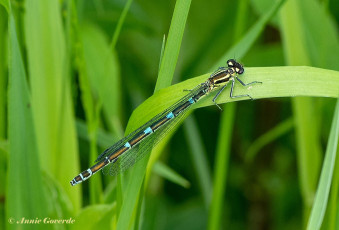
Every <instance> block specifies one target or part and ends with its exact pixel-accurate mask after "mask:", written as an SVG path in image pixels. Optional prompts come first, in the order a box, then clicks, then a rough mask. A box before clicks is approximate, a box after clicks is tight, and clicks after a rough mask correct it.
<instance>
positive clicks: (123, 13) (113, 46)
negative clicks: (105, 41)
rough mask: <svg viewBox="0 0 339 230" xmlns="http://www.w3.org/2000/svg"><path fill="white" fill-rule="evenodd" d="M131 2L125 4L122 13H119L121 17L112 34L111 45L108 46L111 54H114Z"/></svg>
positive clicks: (130, 0)
mask: <svg viewBox="0 0 339 230" xmlns="http://www.w3.org/2000/svg"><path fill="white" fill-rule="evenodd" d="M132 2H133V0H128V1H127V2H126V4H125V7H124V9H123V11H122V13H121V15H120V17H119V21H118V24H117V27H116V28H115V30H114V34H113V37H112V41H111V45H110V46H111V51H112V52H115V45H116V44H117V41H118V38H119V35H120V31H121V28H122V25H123V24H124V22H125V19H126V15H127V13H128V10H129V8H130V7H131V5H132Z"/></svg>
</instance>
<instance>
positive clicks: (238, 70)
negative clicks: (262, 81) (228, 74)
mask: <svg viewBox="0 0 339 230" xmlns="http://www.w3.org/2000/svg"><path fill="white" fill-rule="evenodd" d="M235 71H237V73H238V74H242V73H243V72H244V68H240V69H239V68H236V69H235Z"/></svg>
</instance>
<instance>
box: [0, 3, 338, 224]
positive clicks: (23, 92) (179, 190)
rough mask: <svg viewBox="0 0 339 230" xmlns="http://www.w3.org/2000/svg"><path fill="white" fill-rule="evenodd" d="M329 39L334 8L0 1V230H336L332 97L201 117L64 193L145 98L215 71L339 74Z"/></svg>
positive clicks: (252, 104)
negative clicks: (306, 69)
mask: <svg viewBox="0 0 339 230" xmlns="http://www.w3.org/2000/svg"><path fill="white" fill-rule="evenodd" d="M338 25H339V1H337V0H321V1H320V0H308V1H307V0H286V1H283V0H277V1H271V0H251V1H250V0H240V1H229V0H227V1H226V0H225V1H222V0H210V1H190V0H177V1H174V0H170V1H154V0H153V1H151V0H143V1H139V0H135V1H133V0H124V1H123V0H97V1H85V0H69V1H66V0H64V1H62V0H61V1H57V0H48V1H46V0H25V1H24V0H13V1H9V0H1V1H0V229H104V228H105V229H306V228H308V229H319V228H320V226H321V229H331V230H332V229H339V209H338V206H339V200H338V195H339V194H338V187H339V167H338V165H336V166H335V164H334V162H335V161H336V163H338V157H337V155H336V153H337V149H336V144H337V143H338V126H337V125H338V122H336V121H337V120H338V117H339V115H338V108H337V109H335V103H336V99H335V98H320V97H295V98H278V97H280V96H281V95H279V90H276V94H274V95H273V96H272V98H266V99H260V100H254V101H250V100H245V101H242V102H239V103H238V102H234V103H228V104H224V105H222V107H223V111H222V112H221V111H219V109H218V108H217V107H215V106H207V107H206V106H205V108H201V109H197V110H195V111H194V113H192V114H190V116H189V117H187V119H185V121H184V122H183V125H182V126H176V127H175V128H174V129H173V130H172V131H171V132H170V133H169V134H168V135H167V137H165V138H164V140H163V141H162V142H161V143H160V144H159V145H157V147H156V148H155V149H153V151H152V154H151V157H146V158H143V159H142V160H141V161H140V162H138V163H137V164H136V165H135V167H132V168H131V169H130V170H128V171H126V172H125V173H124V174H122V175H119V176H118V177H110V176H102V175H101V174H100V173H98V174H96V175H95V176H93V177H92V178H91V179H90V180H89V181H86V182H84V183H82V184H81V185H77V186H75V187H71V186H70V184H69V181H70V180H71V179H72V178H73V177H74V176H76V175H77V174H78V173H80V172H81V171H83V170H85V169H87V168H88V167H89V166H91V165H92V164H93V162H94V160H95V159H96V157H97V155H98V154H100V153H101V152H102V151H103V150H104V149H105V148H107V147H109V146H110V145H112V144H113V143H114V142H115V141H116V140H119V139H120V138H122V137H123V136H124V135H125V134H128V133H129V132H131V131H132V130H133V129H135V128H138V126H139V125H142V124H143V123H142V121H143V120H144V121H147V119H149V118H150V117H151V115H150V114H147V113H148V110H145V109H144V108H147V107H143V108H142V107H139V110H135V109H136V108H137V107H138V106H139V105H140V104H142V103H143V102H144V101H145V100H146V99H147V98H149V97H151V96H152V95H153V93H154V92H158V91H159V90H160V89H162V88H165V87H168V86H170V85H172V84H176V83H179V82H183V81H184V80H187V79H190V78H194V77H197V76H199V75H203V74H206V73H209V72H212V71H213V70H214V67H216V66H221V65H225V63H226V60H227V58H236V59H237V60H239V61H240V62H241V63H243V64H244V65H245V71H246V67H270V66H272V67H276V66H285V65H286V66H313V67H318V68H322V69H326V70H335V71H338V70H339V56H338V54H339V39H338ZM179 51H180V53H179ZM276 68H278V69H276V70H280V69H279V68H281V67H276ZM265 70H266V69H265ZM253 71H254V72H255V69H253ZM281 71H282V72H281V77H283V76H284V74H285V73H284V72H283V68H281ZM333 73H334V74H336V76H337V77H338V72H333ZM269 74H270V72H269V69H268V73H267V76H266V78H269V77H270V75H269ZM286 74H288V73H286ZM207 76H208V75H206V77H207ZM307 77H308V76H307V75H306V76H302V77H301V79H302V80H305V79H306V80H307V79H308V78H307ZM324 79H326V81H325V80H324V84H323V85H321V86H318V87H321V88H322V89H325V91H326V87H330V86H326V85H331V84H332V83H331V79H329V78H325V77H324ZM336 79H338V78H336ZM253 80H258V81H261V80H262V79H260V77H259V78H258V79H253ZM310 81H312V79H310ZM264 84H265V82H264ZM264 84H263V85H264ZM333 84H334V83H333ZM237 87H239V85H238V86H237ZM240 87H241V86H240ZM254 87H256V86H254ZM258 87H260V86H258ZM175 88H176V86H174V89H175ZM172 89H173V88H172ZM236 90H237V88H236ZM286 90H288V88H287V89H286ZM303 90H305V91H307V90H308V89H307V88H305V89H303ZM160 91H161V90H160ZM179 91H180V92H181V90H178V92H179ZM180 92H179V93H178V94H180ZM238 92H240V91H238ZM308 92H309V91H308ZM157 95H159V94H156V95H155V96H157ZM225 95H226V96H227V93H226V92H225ZM307 95H312V92H309V93H308V94H307ZM315 95H317V94H315ZM338 95H339V88H338ZM173 97H174V98H175V97H179V96H178V95H173ZM273 97H277V98H273ZM156 99H157V100H158V101H159V104H161V105H163V104H162V103H163V102H164V103H166V101H167V100H169V101H170V100H171V99H173V98H169V97H168V96H167V98H166V97H161V96H158V97H156ZM209 99H212V98H211V97H209ZM209 99H208V100H209ZM151 106H152V107H157V103H155V104H152V105H151ZM133 111H134V113H133ZM159 111H161V110H159ZM335 111H336V113H335ZM132 113H133V115H132ZM131 115H132V116H131ZM130 117H131V118H130ZM138 119H139V120H138ZM332 119H333V121H332ZM126 127H127V128H126ZM125 130H126V132H125ZM325 152H326V156H329V158H328V159H329V160H328V161H326V160H324V159H325V158H324V156H325ZM330 157H332V158H330ZM147 162H148V165H147ZM325 163H328V164H325ZM321 173H323V175H325V176H324V178H325V179H328V181H326V182H324V184H322V183H320V184H319V186H318V182H319V181H320V179H319V178H320V174H321ZM326 175H329V176H326ZM332 175H333V179H332ZM317 188H318V190H319V191H320V190H321V192H319V194H320V195H319V196H317V199H319V203H317V202H315V200H317V199H315V195H316V191H317ZM328 191H329V193H328ZM317 195H318V194H317ZM322 195H323V196H322ZM318 197H319V198H318ZM313 204H319V205H320V206H317V205H313ZM321 205H323V206H321ZM312 207H313V209H312ZM311 213H312V214H311ZM70 218H71V220H73V223H71V224H69V223H59V224H53V223H47V222H48V221H49V220H69V219H70ZM317 218H320V222H319V220H317ZM25 220H27V221H29V220H42V223H40V224H28V223H22V222H24V221H25Z"/></svg>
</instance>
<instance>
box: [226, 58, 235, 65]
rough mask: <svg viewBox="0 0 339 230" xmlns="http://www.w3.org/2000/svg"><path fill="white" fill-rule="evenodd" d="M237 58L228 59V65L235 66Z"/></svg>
mask: <svg viewBox="0 0 339 230" xmlns="http://www.w3.org/2000/svg"><path fill="white" fill-rule="evenodd" d="M235 63H236V62H235V60H234V59H230V60H228V61H227V65H228V67H233V66H234V65H235Z"/></svg>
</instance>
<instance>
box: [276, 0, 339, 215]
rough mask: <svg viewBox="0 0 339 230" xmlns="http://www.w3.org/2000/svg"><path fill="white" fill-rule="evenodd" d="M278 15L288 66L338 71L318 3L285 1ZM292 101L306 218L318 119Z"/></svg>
mask: <svg viewBox="0 0 339 230" xmlns="http://www.w3.org/2000/svg"><path fill="white" fill-rule="evenodd" d="M301 9H302V10H301ZM281 16H282V17H281V19H282V23H281V25H282V34H283V43H284V46H285V53H286V60H287V63H288V64H290V65H313V66H321V67H324V68H333V69H338V66H337V64H336V63H337V61H336V60H337V58H336V56H335V55H333V54H335V53H338V52H339V42H338V39H337V35H336V29H335V27H334V26H333V24H332V22H331V18H330V17H329V15H328V14H327V13H326V11H324V10H323V9H322V7H321V5H320V4H319V2H317V1H304V0H293V1H288V2H287V3H286V4H285V6H284V8H283V10H282V14H281ZM328 80H329V81H331V79H328ZM292 102H293V109H294V114H295V119H296V132H297V144H298V170H299V176H300V184H301V191H302V197H303V201H304V205H305V208H306V210H305V213H304V217H306V218H307V216H308V214H309V211H310V208H311V205H312V202H313V198H314V194H315V190H316V184H317V181H318V175H319V167H320V164H321V159H320V157H321V154H322V153H321V143H320V133H319V130H318V127H320V124H319V120H320V119H319V113H318V108H315V107H314V101H313V100H312V99H310V98H302V99H301V98H298V99H294V100H293V101H292ZM310 122H311V123H310ZM309 124H312V126H310V125H309Z"/></svg>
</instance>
